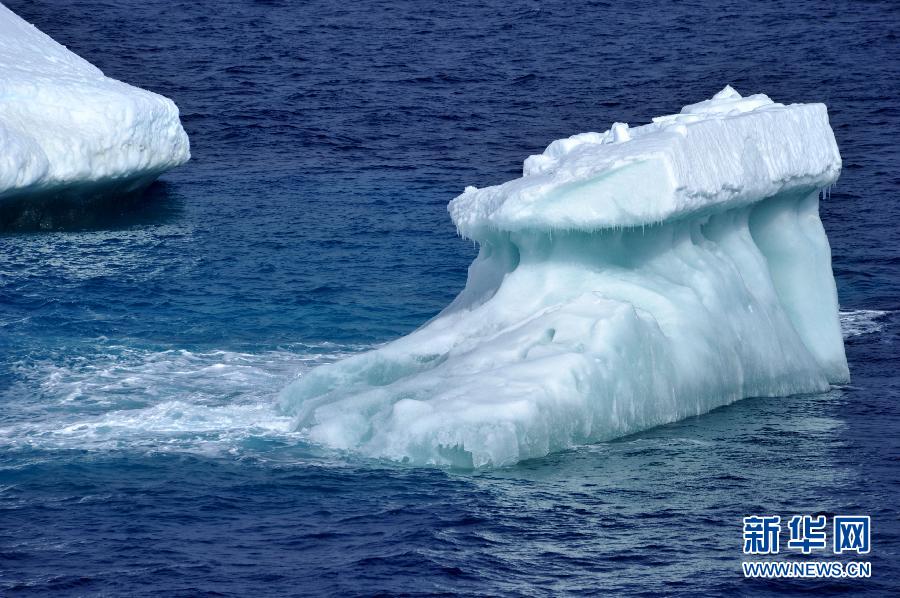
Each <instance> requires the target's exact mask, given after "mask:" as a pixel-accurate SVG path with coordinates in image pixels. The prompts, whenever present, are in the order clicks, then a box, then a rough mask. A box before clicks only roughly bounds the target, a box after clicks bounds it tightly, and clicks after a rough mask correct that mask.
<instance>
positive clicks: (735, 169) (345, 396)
mask: <svg viewBox="0 0 900 598" xmlns="http://www.w3.org/2000/svg"><path fill="white" fill-rule="evenodd" d="M840 170H841V157H840V154H839V152H838V148H837V144H836V142H835V139H834V134H833V132H832V130H831V127H830V126H829V123H828V114H827V111H826V108H825V106H824V105H822V104H794V105H790V106H785V105H782V104H777V103H774V102H772V101H771V100H770V99H769V98H768V97H766V96H765V95H754V96H750V97H747V98H743V97H741V96H740V95H739V94H738V93H737V92H735V91H734V90H733V89H731V88H730V87H726V88H725V89H724V90H723V91H721V92H720V93H718V94H716V96H715V97H713V98H712V99H711V100H708V101H704V102H700V103H698V104H693V105H690V106H686V107H685V108H683V109H682V110H681V113H680V114H675V115H671V116H663V117H660V118H655V119H653V122H652V123H651V124H647V125H644V126H639V127H634V128H630V127H628V125H626V124H622V123H616V124H614V125H613V126H612V127H611V128H610V130H608V131H606V132H604V133H584V134H581V135H575V136H573V137H570V138H568V139H561V140H558V141H554V142H553V143H551V144H550V146H549V147H547V149H546V150H545V151H544V153H543V154H541V155H538V156H531V157H530V158H528V159H527V160H526V161H525V167H524V174H523V176H522V178H519V179H516V180H513V181H510V182H507V183H504V184H502V185H498V186H494V187H487V188H484V189H476V188H474V187H469V188H467V189H466V190H465V192H464V193H463V194H462V195H460V196H459V197H457V198H456V199H455V200H453V201H452V202H451V203H450V206H449V210H450V214H451V216H452V218H453V221H454V222H455V223H456V226H457V228H458V230H459V232H460V233H461V234H462V235H464V236H466V237H468V238H470V239H474V240H475V241H477V242H478V244H479V245H480V251H479V254H478V257H477V258H476V259H475V261H474V262H473V263H472V265H471V266H470V268H469V276H468V281H467V283H466V287H465V289H464V290H463V291H462V292H461V293H460V295H459V296H458V297H457V298H456V300H455V301H453V303H451V304H450V305H449V306H448V307H447V308H446V309H445V310H444V311H443V312H441V313H440V314H439V315H438V316H436V317H435V318H434V319H432V320H431V321H429V322H428V323H426V324H425V325H424V326H422V327H421V328H420V329H418V330H416V331H415V332H413V333H412V334H410V335H408V336H406V337H403V338H401V339H399V340H396V341H394V342H391V343H389V344H387V345H383V346H381V347H379V348H377V349H375V350H372V351H370V352H367V353H362V354H359V355H356V356H353V357H351V358H349V359H346V360H344V361H340V362H337V363H334V364H331V365H327V366H323V367H320V368H318V369H316V370H313V371H312V372H310V373H309V374H308V375H305V376H303V377H302V378H300V379H299V380H298V381H296V382H295V383H294V384H292V385H291V386H289V387H288V388H287V389H286V390H285V391H284V393H283V395H282V398H281V405H282V407H283V408H284V409H285V410H286V411H287V412H288V413H291V414H295V415H296V418H297V420H296V425H297V428H298V429H299V430H302V431H304V432H305V433H306V434H307V435H308V437H309V438H310V439H312V440H314V441H316V442H320V443H323V444H325V445H329V446H332V447H336V448H340V449H351V450H357V451H361V452H363V453H364V454H367V455H369V456H373V457H383V458H389V459H395V460H401V461H408V462H411V463H421V464H439V465H452V466H461V467H469V466H475V467H478V466H483V465H495V466H500V465H506V464H511V463H515V462H516V461H519V460H522V459H527V458H531V457H539V456H543V455H546V454H548V453H550V452H552V451H557V450H561V449H565V448H567V447H570V446H573V445H577V444H581V443H587V442H593V441H599V440H605V439H610V438H614V437H617V436H622V435H625V434H629V433H632V432H636V431H639V430H642V429H645V428H649V427H651V426H655V425H658V424H663V423H667V422H673V421H676V420H678V419H681V418H684V417H688V416H692V415H697V414H701V413H704V412H707V411H709V410H711V409H713V408H715V407H717V406H720V405H724V404H727V403H731V402H732V401H736V400H738V399H741V398H744V397H752V396H787V395H791V394H796V393H809V392H820V391H824V390H827V389H828V388H829V386H830V384H831V383H841V382H846V381H847V380H848V379H849V371H848V368H847V361H846V357H845V355H844V346H843V341H842V338H841V331H840V325H839V321H838V299H837V292H836V289H835V284H834V277H833V275H832V271H831V250H830V247H829V245H828V239H827V238H826V236H825V231H824V229H823V228H822V223H821V221H820V220H819V213H818V207H819V198H820V195H822V194H824V193H825V192H826V191H827V189H828V188H829V187H830V186H831V185H832V184H833V183H834V182H835V180H836V179H837V178H838V175H839V174H840Z"/></svg>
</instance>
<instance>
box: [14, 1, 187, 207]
mask: <svg viewBox="0 0 900 598" xmlns="http://www.w3.org/2000/svg"><path fill="white" fill-rule="evenodd" d="M189 158H190V150H189V145H188V138H187V135H186V134H185V132H184V129H182V127H181V122H180V121H179V119H178V108H177V107H176V106H175V104H174V103H173V102H172V101H171V100H169V99H168V98H164V97H162V96H160V95H157V94H155V93H152V92H149V91H146V90H143V89H139V88H137V87H132V86H131V85H127V84H125V83H122V82H120V81H116V80H114V79H110V78H108V77H105V76H104V75H103V73H102V72H101V71H100V70H99V69H98V68H97V67H95V66H93V65H92V64H90V63H89V62H87V61H86V60H84V59H82V58H79V57H78V56H76V55H75V54H73V53H72V52H70V51H68V50H67V49H66V48H65V47H64V46H62V45H60V44H58V43H56V42H55V41H53V40H52V39H51V38H50V37H48V36H47V35H44V34H43V33H41V32H40V31H38V30H37V29H36V28H35V27H34V26H33V25H30V24H28V23H27V22H25V21H23V20H22V19H21V18H19V17H18V16H16V15H15V14H14V13H13V12H12V11H10V10H9V9H8V8H6V7H5V6H3V5H0V204H2V203H3V202H4V200H7V199H8V198H28V197H34V196H47V195H67V194H85V195H91V194H117V193H128V192H132V191H136V190H139V189H141V188H142V187H145V186H146V185H147V184H149V183H150V182H152V181H153V179H155V178H156V177H157V176H159V174H160V173H162V172H163V171H165V170H167V169H169V168H172V167H174V166H178V165H179V164H182V163H184V162H186V161H187V160H188V159H189Z"/></svg>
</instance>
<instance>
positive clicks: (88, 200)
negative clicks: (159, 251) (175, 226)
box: [0, 181, 183, 232]
mask: <svg viewBox="0 0 900 598" xmlns="http://www.w3.org/2000/svg"><path fill="white" fill-rule="evenodd" d="M182 210H183V205H182V202H181V201H180V199H178V197H177V194H176V193H175V192H174V189H173V185H172V184H171V183H167V182H165V181H155V182H154V183H151V184H150V186H149V187H147V188H146V189H144V190H142V191H137V192H125V193H109V192H108V190H103V189H83V190H81V191H79V192H77V193H65V194H60V193H56V194H49V195H45V196H42V197H34V196H27V197H12V198H6V199H0V232H38V231H85V230H116V229H122V228H130V227H133V226H140V225H149V224H164V223H167V222H171V221H172V220H174V219H175V218H177V217H178V215H179V214H180V213H181V211H182Z"/></svg>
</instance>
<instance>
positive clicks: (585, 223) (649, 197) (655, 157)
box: [448, 86, 841, 239]
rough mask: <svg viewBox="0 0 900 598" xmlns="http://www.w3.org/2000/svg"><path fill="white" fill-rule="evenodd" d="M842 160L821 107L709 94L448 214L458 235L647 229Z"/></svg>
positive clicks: (559, 153)
mask: <svg viewBox="0 0 900 598" xmlns="http://www.w3.org/2000/svg"><path fill="white" fill-rule="evenodd" d="M840 171H841V157H840V153H839V152H838V147H837V143H836V141H835V139H834V133H833V132H832V130H831V126H830V125H829V123H828V112H827V109H826V107H825V105H824V104H793V105H789V106H785V105H783V104H778V103H775V102H773V101H772V100H771V99H769V98H768V96H766V95H763V94H757V95H753V96H750V97H746V98H744V97H742V96H741V95H740V94H739V93H737V92H736V91H735V90H734V89H732V88H731V87H730V86H728V87H726V88H725V89H723V90H722V91H721V92H719V93H718V94H716V95H715V96H714V97H713V98H712V99H710V100H706V101H703V102H699V103H696V104H691V105H688V106H685V107H684V108H683V109H682V110H681V112H680V113H679V114H673V115H668V116H662V117H657V118H654V119H653V122H652V123H650V124H646V125H643V126H639V127H632V128H629V127H628V125H627V124H623V123H615V124H614V125H613V126H612V127H611V128H610V129H609V130H608V131H605V132H604V133H581V134H579V135H574V136H572V137H569V138H568V139H559V140H557V141H554V142H553V143H551V144H550V145H549V146H548V147H547V149H546V150H545V151H544V153H542V154H539V155H536V156H530V157H529V158H528V159H527V160H525V164H524V168H523V176H522V178H519V179H515V180H512V181H509V182H507V183H503V184H502V185H496V186H492V187H486V188H483V189H476V188H475V187H467V188H466V190H465V192H464V193H463V194H462V195H460V196H459V197H457V198H456V199H455V200H453V201H452V202H451V203H450V205H449V208H448V209H449V211H450V214H451V217H452V218H453V221H454V223H455V224H456V226H457V228H458V230H459V232H460V233H461V234H462V235H464V236H467V237H470V238H474V239H479V238H482V237H484V236H485V235H487V234H490V233H491V232H492V231H511V232H512V231H520V230H538V231H539V230H582V231H593V230H600V229H605V228H620V227H630V226H641V225H646V224H653V223H659V222H664V221H667V220H670V219H673V218H678V217H681V216H685V215H688V214H692V213H697V212H704V211H707V212H717V211H721V210H724V209H729V208H732V207H737V206H740V205H746V204H750V203H754V202H756V201H759V200H761V199H764V198H766V197H771V196H774V195H777V194H780V193H784V192H787V191H791V190H794V189H796V190H798V191H804V192H805V191H808V190H814V189H820V188H824V187H827V186H829V185H831V184H833V183H834V181H835V180H837V178H838V176H839V175H840Z"/></svg>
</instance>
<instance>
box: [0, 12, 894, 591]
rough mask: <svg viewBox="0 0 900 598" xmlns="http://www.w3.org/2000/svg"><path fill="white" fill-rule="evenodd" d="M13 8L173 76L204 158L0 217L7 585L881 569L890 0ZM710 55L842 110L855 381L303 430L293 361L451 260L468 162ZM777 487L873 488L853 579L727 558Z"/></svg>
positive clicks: (488, 587) (890, 471)
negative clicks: (117, 189) (425, 429)
mask: <svg viewBox="0 0 900 598" xmlns="http://www.w3.org/2000/svg"><path fill="white" fill-rule="evenodd" d="M6 4H7V5H8V6H10V7H11V8H12V9H13V10H15V11H17V12H18V13H19V14H20V15H22V16H23V17H25V18H26V19H28V20H29V21H31V22H34V23H35V24H36V25H37V26H38V27H40V28H41V29H42V30H43V31H45V32H46V33H48V34H50V35H52V36H53V37H54V38H55V39H57V40H58V41H60V42H61V43H64V44H66V45H67V46H68V47H69V48H70V49H72V50H74V51H75V52H77V53H78V54H80V55H81V56H83V57H85V58H87V59H88V60H90V61H91V62H93V63H94V64H96V65H98V66H99V67H101V68H102V69H103V70H104V72H105V73H106V74H107V75H110V76H113V77H116V78H120V79H123V80H125V81H128V82H130V83H133V84H136V85H140V86H143V87H147V88H149V89H152V90H155V91H158V92H160V93H163V94H165V95H167V96H169V97H171V98H173V99H174V100H175V101H176V102H177V104H178V105H179V106H180V108H181V111H182V120H183V122H184V126H185V128H186V130H187V131H188V133H189V135H190V137H191V144H192V151H193V156H194V157H193V160H192V161H191V162H190V163H189V164H188V165H186V166H184V167H182V168H180V169H178V170H176V171H173V172H171V173H169V174H167V175H165V176H164V177H163V178H162V179H161V181H160V182H159V183H158V184H156V185H155V186H154V187H153V188H152V189H151V190H150V192H149V193H148V194H147V196H146V197H145V198H143V200H142V201H140V202H138V203H131V204H128V205H123V206H122V207H117V208H109V207H107V208H105V209H104V210H103V211H102V213H97V211H93V212H92V211H90V210H88V211H86V212H85V213H83V214H81V215H80V216H77V217H75V218H74V219H71V218H70V219H69V220H59V221H58V223H57V226H60V227H62V228H63V229H64V230H57V231H42V232H32V233H25V232H15V233H12V232H7V233H0V594H2V595H11V596H15V595H73V596H82V595H88V596H93V595H100V596H248V595H256V596H269V595H272V596H275V595H296V596H311V595H333V596H350V595H451V594H460V595H472V596H475V595H478V596H482V595H498V596H499V595H510V596H521V595H526V596H544V595H582V594H594V595H604V596H608V595H645V596H654V597H655V596H663V595H665V596H670V595H671V596H700V595H729V596H730V595H743V596H757V595H767V594H789V593H795V592H796V593H808V594H812V595H820V594H847V595H852V596H856V595H859V594H872V595H897V593H898V592H900V564H898V563H900V496H898V493H900V438H898V431H900V404H898V398H900V374H898V366H900V362H898V359H897V349H898V347H900V315H898V313H900V312H898V311H897V310H898V309H900V270H898V267H900V232H898V225H897V222H898V219H900V207H898V203H897V200H898V198H900V152H898V150H897V140H898V138H900V98H898V91H900V88H898V81H900V61H898V56H900V41H898V36H900V10H898V7H897V5H896V3H894V2H890V1H888V2H831V3H821V2H809V1H806V2H803V1H792V2H787V1H784V2H752V3H747V2H725V3H721V4H715V3H708V2H684V3H678V4H676V5H671V6H663V5H662V4H661V3H656V2H621V3H619V2H590V3H584V4H578V3H571V2H557V1H553V0H548V1H541V2H495V1H493V0H482V1H480V2H459V3H430V2H365V3H352V2H308V3H300V2H290V1H287V0H284V1H279V0H270V1H262V0H259V1H255V2H253V1H250V0H244V1H239V0H219V1H206V2H201V1H191V2H173V1H171V0H140V1H138V0H128V1H118V2H112V1H108V0H79V1H72V0H42V1H30V0H28V1H25V0H9V1H7V2H6ZM726 83H731V84H732V85H733V86H735V87H736V88H737V89H738V90H739V91H740V92H742V93H745V94H748V93H756V92H764V93H767V94H769V95H771V96H772V97H773V98H774V99H775V100H776V101H782V102H810V101H812V102H814V101H824V102H826V103H827V104H828V106H829V110H830V114H831V120H832V124H833V127H834V130H835V133H836V135H837V139H838V143H839V145H840V148H841V152H842V154H843V157H844V173H843V175H842V177H841V179H840V181H839V183H838V185H837V187H836V188H835V189H834V192H833V195H832V197H831V199H830V200H829V201H827V202H826V203H824V205H823V219H824V222H825V226H826V228H827V230H828V233H829V237H830V239H831V243H832V247H833V251H834V268H835V274H836V277H837V281H838V286H839V292H840V298H841V304H842V310H843V311H844V315H843V320H844V325H845V334H846V342H847V351H848V357H849V359H850V366H851V372H852V376H853V383H852V384H851V385H850V386H847V387H843V388H836V389H834V390H832V391H831V392H829V393H827V394H822V395H815V396H797V397H789V398H768V399H747V400H744V401H741V402H739V403H736V404H734V405H732V406H729V407H725V408H721V409H718V410H716V411H714V412H713V413H710V414H708V415H704V416H702V417H697V418H694V419H690V420H686V421H683V422H680V423H676V424H673V425H669V426H664V427H660V428H656V429H653V430H650V431H647V432H644V433H641V434H637V435H634V436H630V437H627V438H623V439H620V440H617V441H613V442H608V443H602V444H597V445H593V446H586V447H583V448H579V449H577V450H572V451H570V452H566V453H562V454H557V455H552V456H549V457H546V458H544V459H538V460H534V461H529V462H526V463H521V464H519V465H518V466H515V467H511V468H508V469H500V470H489V471H478V472H456V471H444V470H436V469H416V468H406V467H400V466H396V465H392V464H388V463H381V462H371V461H366V460H363V459H361V458H358V457H354V456H352V455H341V454H335V453H332V452H328V451H325V450H323V449H320V448H317V447H315V446H312V445H309V444H307V443H304V442H303V440H302V439H301V438H298V437H297V436H296V435H295V434H293V433H291V432H290V421H289V420H287V419H285V418H283V417H281V416H280V415H278V413H277V412H276V411H275V410H274V408H273V401H274V400H275V396H276V394H277V393H278V391H279V390H280V389H281V388H283V387H284V386H285V385H286V384H287V383H288V382H289V381H291V380H292V379H294V378H295V377H297V376H298V375H301V374H302V373H303V372H306V371H308V370H309V368H310V367H313V366H314V365H316V364H318V363H325V362H328V361H332V360H334V359H336V358H338V357H340V356H341V355H344V354H348V353H352V352H355V351H359V350H362V349H364V348H365V347H368V346H371V345H372V344H374V343H378V342H382V341H386V340H389V339H391V338H394V337H397V336H399V335H402V334H404V333H407V332H409V331H411V330H412V329H414V328H415V327H416V326H418V325H419V324H421V323H422V322H424V321H425V320H427V319H428V318H429V317H431V316H432V315H434V314H435V313H437V311H438V310H440V309H441V308H442V307H443V306H444V305H446V304H447V303H448V302H449V301H450V300H451V299H452V298H453V296H454V295H455V293H456V292H458V291H459V290H460V289H461V288H462V285H463V283H464V280H465V273H466V266H467V265H468V263H469V262H470V260H471V259H472V258H473V256H474V249H473V247H472V245H471V243H467V242H465V241H463V240H461V239H459V238H458V237H457V236H456V234H455V230H454V228H453V226H452V224H451V222H450V220H449V218H448V215H447V213H446V208H445V206H446V204H447V202H448V201H449V200H450V199H452V198H453V197H454V196H455V195H457V194H458V193H459V192H461V190H462V189H463V187H464V186H465V185H469V184H473V185H477V186H483V185H487V184H492V183H497V182H502V181H504V180H507V179H509V178H512V177H514V176H517V175H518V174H519V172H520V168H521V161H522V159H524V158H525V157H526V156H527V155H529V154H531V153H536V152H539V151H541V150H542V149H543V147H544V146H545V145H546V143H548V142H549V141H551V140H553V139H556V138H559V137H562V136H567V135H570V134H573V133H576V132H581V131H586V130H595V131H602V130H605V129H606V128H608V126H609V124H610V123H612V122H614V121H623V122H629V123H632V124H640V123H643V122H646V121H648V120H649V119H650V118H651V117H652V116H655V115H659V114H667V113H671V112H673V111H677V110H678V109H679V108H680V107H681V106H682V105H683V104H685V103H690V102H694V101H699V100H701V99H704V98H707V97H709V96H711V95H712V94H713V93H715V92H717V91H718V90H719V89H721V88H722V87H723V86H724V85H725V84H726ZM863 310H867V311H863ZM769 513H771V514H779V515H781V516H782V517H787V516H790V515H791V514H797V513H811V514H812V513H825V514H828V515H833V514H842V513H848V514H870V515H871V516H872V518H873V528H874V531H873V539H872V541H873V548H872V553H871V555H870V557H871V558H870V559H869V560H870V561H871V562H872V564H873V576H872V578H871V579H869V580H846V581H802V582H801V581H796V582H763V581H748V580H744V579H743V577H742V574H741V569H740V563H741V560H742V555H741V517H743V516H744V515H748V514H769Z"/></svg>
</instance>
